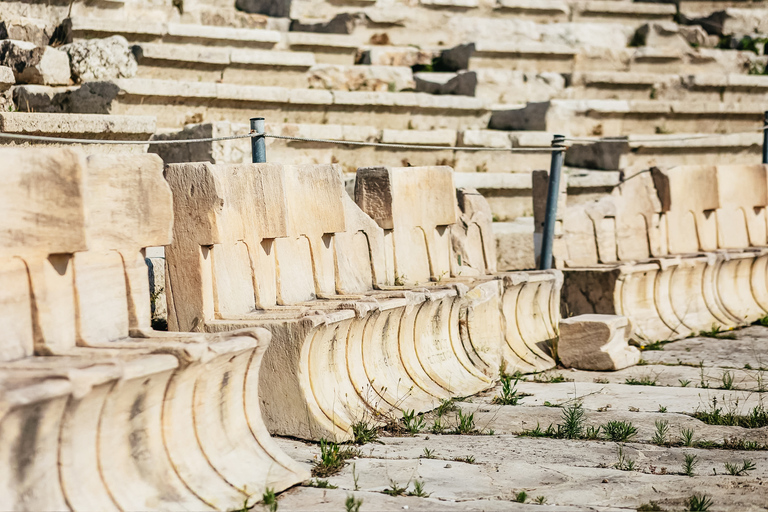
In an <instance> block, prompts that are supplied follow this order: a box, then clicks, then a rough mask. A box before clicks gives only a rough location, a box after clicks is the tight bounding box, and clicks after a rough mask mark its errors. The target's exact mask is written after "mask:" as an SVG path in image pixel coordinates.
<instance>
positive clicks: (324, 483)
mask: <svg viewBox="0 0 768 512" xmlns="http://www.w3.org/2000/svg"><path fill="white" fill-rule="evenodd" d="M304 487H316V488H318V489H338V488H339V487H338V486H336V485H333V484H332V483H330V482H328V480H320V479H319V478H314V479H312V480H310V481H309V482H304Z"/></svg>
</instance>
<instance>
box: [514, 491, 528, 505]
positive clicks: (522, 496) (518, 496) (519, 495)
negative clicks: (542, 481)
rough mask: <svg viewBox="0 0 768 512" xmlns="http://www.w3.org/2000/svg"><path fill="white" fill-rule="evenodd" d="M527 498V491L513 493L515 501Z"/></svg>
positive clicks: (523, 500)
mask: <svg viewBox="0 0 768 512" xmlns="http://www.w3.org/2000/svg"><path fill="white" fill-rule="evenodd" d="M527 499H528V493H527V492H525V491H520V492H519V493H517V494H516V495H515V501H516V502H517V503H525V500H527Z"/></svg>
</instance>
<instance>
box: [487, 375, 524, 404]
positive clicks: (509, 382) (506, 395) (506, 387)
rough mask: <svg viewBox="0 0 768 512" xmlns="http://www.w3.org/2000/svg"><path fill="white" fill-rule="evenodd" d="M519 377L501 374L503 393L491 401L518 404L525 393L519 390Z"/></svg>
mask: <svg viewBox="0 0 768 512" xmlns="http://www.w3.org/2000/svg"><path fill="white" fill-rule="evenodd" d="M517 382H518V379H516V378H515V379H513V377H512V376H511V375H506V374H502V376H501V395H498V396H495V397H494V398H493V400H492V401H491V403H493V404H496V405H517V404H518V403H520V400H521V399H522V398H523V397H524V396H528V395H525V394H524V393H519V392H518V391H517Z"/></svg>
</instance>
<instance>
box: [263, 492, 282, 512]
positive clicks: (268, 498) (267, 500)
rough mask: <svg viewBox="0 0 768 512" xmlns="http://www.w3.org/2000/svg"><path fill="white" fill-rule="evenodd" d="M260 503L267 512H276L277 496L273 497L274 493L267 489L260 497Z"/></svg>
mask: <svg viewBox="0 0 768 512" xmlns="http://www.w3.org/2000/svg"><path fill="white" fill-rule="evenodd" d="M261 503H262V504H263V505H264V506H265V507H267V510H269V512H277V507H278V504H277V495H275V491H274V490H272V489H267V490H265V491H264V494H263V495H262V496H261Z"/></svg>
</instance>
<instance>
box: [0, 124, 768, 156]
mask: <svg viewBox="0 0 768 512" xmlns="http://www.w3.org/2000/svg"><path fill="white" fill-rule="evenodd" d="M766 130H768V125H766V126H763V127H762V128H760V129H759V130H756V132H764V131H766ZM746 133H753V132H746ZM731 135H738V134H735V133H727V134H720V133H713V134H708V135H691V136H686V137H666V138H657V139H642V140H641V139H638V140H636V141H635V142H640V143H642V142H678V141H689V140H701V139H712V138H721V137H727V136H731ZM256 137H265V138H270V139H279V140H288V141H297V142H314V143H320V144H339V145H346V146H369V147H380V148H394V149H420V150H437V151H445V150H451V151H506V152H510V153H556V152H560V151H565V150H566V149H567V148H565V147H543V146H540V147H518V148H491V147H476V146H434V145H421V144H398V143H390V142H364V141H347V140H333V139H312V138H306V137H293V136H289V135H274V134H271V133H256V132H251V133H247V134H243V135H229V136H226V137H206V138H200V139H169V140H101V139H75V138H69V137H49V136H45V135H25V134H20V133H4V132H0V138H5V139H15V140H28V141H37V142H58V143H62V144H107V145H109V144H122V145H144V144H148V145H150V146H160V145H169V144H197V143H202V142H221V141H227V140H238V139H250V138H256ZM565 141H566V142H591V143H597V142H614V143H627V142H629V139H628V137H627V136H621V137H566V138H565Z"/></svg>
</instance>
